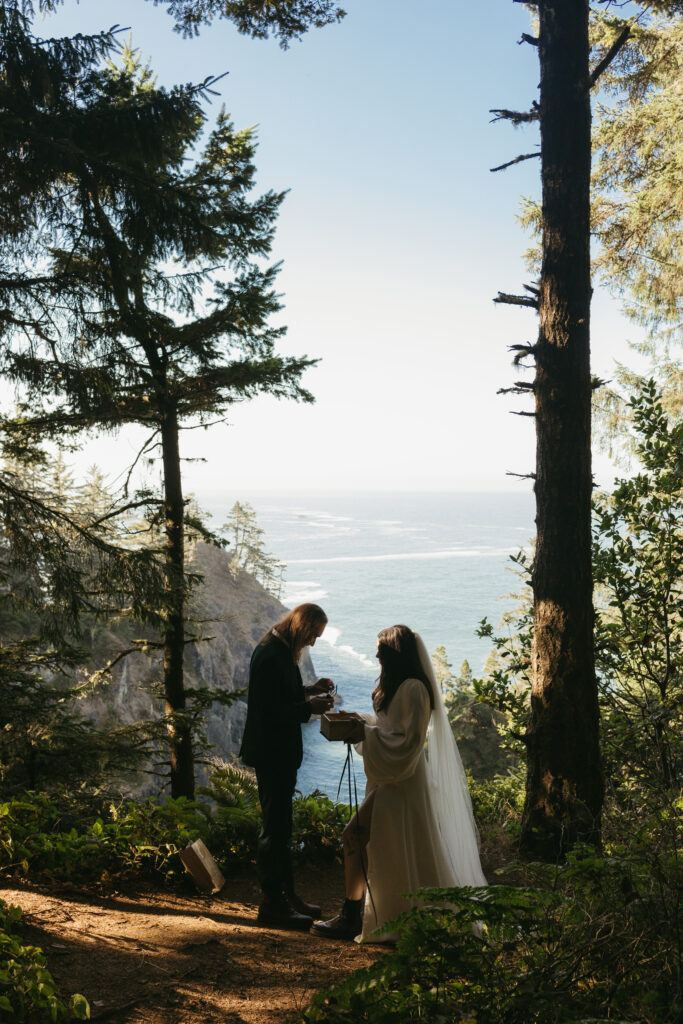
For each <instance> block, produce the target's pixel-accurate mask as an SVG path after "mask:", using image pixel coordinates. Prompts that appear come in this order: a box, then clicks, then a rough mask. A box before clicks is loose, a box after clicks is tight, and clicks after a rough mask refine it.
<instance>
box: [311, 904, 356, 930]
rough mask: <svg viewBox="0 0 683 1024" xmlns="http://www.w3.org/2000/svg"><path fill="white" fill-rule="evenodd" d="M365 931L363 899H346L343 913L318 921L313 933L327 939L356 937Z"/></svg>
mask: <svg viewBox="0 0 683 1024" xmlns="http://www.w3.org/2000/svg"><path fill="white" fill-rule="evenodd" d="M362 931H363V900H344V906H343V907H342V909H341V913H340V914H337V916H336V917H332V918H330V920H329V921H316V922H315V924H314V925H313V927H312V928H311V935H323V936H324V937H325V938H326V939H355V937H356V936H357V935H360V933H361V932H362Z"/></svg>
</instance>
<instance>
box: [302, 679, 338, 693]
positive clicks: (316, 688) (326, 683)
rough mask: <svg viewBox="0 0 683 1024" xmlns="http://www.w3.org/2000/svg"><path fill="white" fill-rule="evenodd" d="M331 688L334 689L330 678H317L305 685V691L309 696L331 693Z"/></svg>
mask: <svg viewBox="0 0 683 1024" xmlns="http://www.w3.org/2000/svg"><path fill="white" fill-rule="evenodd" d="M332 690H334V683H333V682H332V680H331V679H318V680H317V682H315V683H311V685H310V686H307V687H306V693H308V694H310V695H311V696H314V695H315V694H318V693H332Z"/></svg>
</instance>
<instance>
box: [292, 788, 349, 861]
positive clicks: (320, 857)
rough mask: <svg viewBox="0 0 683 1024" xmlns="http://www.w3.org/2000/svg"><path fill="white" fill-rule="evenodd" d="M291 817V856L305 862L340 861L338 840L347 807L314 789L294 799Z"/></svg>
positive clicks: (342, 828)
mask: <svg viewBox="0 0 683 1024" xmlns="http://www.w3.org/2000/svg"><path fill="white" fill-rule="evenodd" d="M292 813H293V828H292V833H293V848H294V853H295V854H298V855H299V856H300V857H303V858H304V859H306V860H311V861H323V862H329V861H332V860H340V859H341V852H342V849H341V837H342V832H343V831H344V827H345V825H346V824H347V822H348V820H349V817H350V809H349V807H348V805H347V804H338V803H335V802H334V801H333V800H330V798H329V797H327V796H325V794H324V793H321V792H320V790H319V789H315V790H314V791H313V792H312V793H310V794H309V795H308V796H298V797H295V799H294V801H293V804H292Z"/></svg>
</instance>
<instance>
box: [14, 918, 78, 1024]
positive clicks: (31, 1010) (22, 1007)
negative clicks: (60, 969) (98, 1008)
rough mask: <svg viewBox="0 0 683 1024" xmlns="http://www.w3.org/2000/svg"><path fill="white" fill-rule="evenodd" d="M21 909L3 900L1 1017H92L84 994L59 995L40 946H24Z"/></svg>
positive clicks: (47, 1019) (35, 1019)
mask: <svg viewBox="0 0 683 1024" xmlns="http://www.w3.org/2000/svg"><path fill="white" fill-rule="evenodd" d="M20 920H21V910H20V908H19V907H15V906H12V905H11V904H8V903H5V901H4V900H0V1019H2V1020H6V1021H8V1020H12V1021H17V1022H20V1021H27V1022H35V1024H38V1022H43V1021H44V1022H46V1024H47V1022H52V1021H66V1020H89V1019H90V1007H89V1005H88V1001H87V999H86V998H85V996H82V995H72V996H71V999H70V1000H69V1005H68V1006H65V1005H64V1003H63V1002H62V1001H61V999H60V998H59V994H58V992H57V989H56V986H55V983H54V980H53V978H52V975H51V974H50V972H49V971H48V969H47V965H46V961H45V957H44V956H43V953H42V950H41V949H40V948H39V947H38V946H24V945H22V943H21V940H20V939H19V938H18V937H17V935H16V934H15V932H16V926H17V924H18V922H19V921H20Z"/></svg>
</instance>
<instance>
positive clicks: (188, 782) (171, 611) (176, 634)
mask: <svg viewBox="0 0 683 1024" xmlns="http://www.w3.org/2000/svg"><path fill="white" fill-rule="evenodd" d="M178 436H179V430H178V413H177V410H176V409H175V407H174V406H172V405H171V406H168V407H167V408H166V410H165V413H164V415H163V418H162V421H161V445H162V453H163V464H164V529H165V536H166V545H165V559H166V592H165V610H164V619H165V628H164V638H163V645H164V647H163V649H164V694H165V697H166V715H167V717H168V727H167V728H168V742H169V750H170V757H171V796H172V797H178V796H185V797H187V798H188V799H190V800H191V799H193V798H194V758H193V753H192V732H191V727H190V722H189V719H188V718H187V717H186V716H185V714H184V712H185V703H186V702H185V684H184V676H183V660H184V654H185V526H184V502H183V487H182V478H181V473H180V447H179V441H178Z"/></svg>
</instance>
